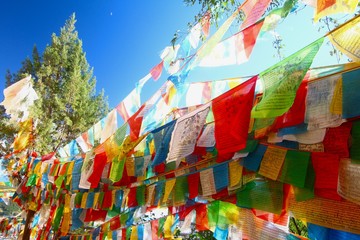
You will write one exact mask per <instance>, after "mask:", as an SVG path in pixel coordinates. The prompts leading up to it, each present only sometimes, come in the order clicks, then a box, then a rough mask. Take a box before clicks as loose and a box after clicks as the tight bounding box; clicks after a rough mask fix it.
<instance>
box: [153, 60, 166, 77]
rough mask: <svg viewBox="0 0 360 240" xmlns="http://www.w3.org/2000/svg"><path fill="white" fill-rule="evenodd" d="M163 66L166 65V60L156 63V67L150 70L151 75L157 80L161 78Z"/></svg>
mask: <svg viewBox="0 0 360 240" xmlns="http://www.w3.org/2000/svg"><path fill="white" fill-rule="evenodd" d="M163 66H164V61H161V62H160V63H159V64H158V65H156V66H155V67H153V68H152V69H151V70H150V74H151V77H152V78H153V79H154V80H155V81H157V80H158V79H159V78H160V76H161V73H162V69H163Z"/></svg>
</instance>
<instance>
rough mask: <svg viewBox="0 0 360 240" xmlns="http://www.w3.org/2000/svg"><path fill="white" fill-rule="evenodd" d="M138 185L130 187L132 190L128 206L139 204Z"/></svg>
mask: <svg viewBox="0 0 360 240" xmlns="http://www.w3.org/2000/svg"><path fill="white" fill-rule="evenodd" d="M136 189H137V188H136V187H134V188H130V192H129V195H128V207H129V208H131V207H136V206H138V202H137V201H136Z"/></svg>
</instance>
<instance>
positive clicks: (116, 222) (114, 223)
mask: <svg viewBox="0 0 360 240" xmlns="http://www.w3.org/2000/svg"><path fill="white" fill-rule="evenodd" d="M120 226H121V223H120V216H116V217H113V218H112V219H111V220H110V230H111V231H114V230H116V229H118V228H120Z"/></svg>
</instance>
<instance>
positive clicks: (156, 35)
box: [0, 0, 336, 108]
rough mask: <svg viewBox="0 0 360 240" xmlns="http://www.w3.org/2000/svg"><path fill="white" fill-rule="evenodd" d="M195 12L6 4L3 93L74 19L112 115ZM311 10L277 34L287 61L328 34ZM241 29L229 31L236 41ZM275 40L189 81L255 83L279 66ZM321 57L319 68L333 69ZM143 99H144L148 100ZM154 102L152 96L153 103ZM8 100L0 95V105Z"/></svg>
mask: <svg viewBox="0 0 360 240" xmlns="http://www.w3.org/2000/svg"><path fill="white" fill-rule="evenodd" d="M198 10H199V8H198V7H187V6H185V4H184V3H183V1H182V0H171V1H170V0H152V1H145V0H139V1H120V0H103V1H100V0H91V1H85V0H76V1H75V0H72V1H71V0H62V1H60V0H47V1H45V0H32V1H28V0H16V1H3V2H2V6H1V9H0V31H1V35H0V36H1V37H0V76H1V77H0V89H3V88H4V82H5V73H6V69H10V70H11V72H16V71H17V70H18V69H19V68H20V66H21V61H23V60H24V59H25V58H26V56H31V52H32V48H33V46H34V44H36V45H37V47H38V49H39V52H40V53H42V51H43V50H44V48H45V46H46V44H49V43H50V41H51V34H52V33H53V32H55V33H56V34H59V31H60V27H62V26H63V25H64V23H65V21H66V19H68V18H69V16H70V15H71V14H72V13H73V12H75V13H76V18H77V23H76V28H77V30H78V32H79V37H80V38H81V39H82V41H83V48H84V51H85V52H86V56H87V60H88V62H89V63H90V65H91V66H92V67H94V75H95V76H96V78H97V89H98V90H99V89H104V90H105V94H106V95H107V96H108V97H109V103H110V107H111V108H113V107H115V106H116V105H117V104H118V103H119V102H120V101H121V100H122V99H123V98H124V97H125V96H126V95H127V94H128V93H129V92H130V91H131V90H132V89H133V88H134V86H135V83H136V82H137V81H138V80H139V79H141V78H142V77H144V76H145V75H146V74H147V73H149V70H150V69H151V68H152V67H154V66H155V65H156V64H157V63H159V62H160V57H159V54H160V52H161V50H162V49H163V48H164V47H166V46H168V45H170V40H171V39H172V37H173V34H174V33H175V31H176V30H181V31H183V32H185V31H186V30H187V23H188V22H192V21H193V19H194V18H193V17H194V15H195V14H196V13H197V12H198ZM313 11H314V10H313V8H310V7H306V8H305V9H304V10H302V11H300V13H298V14H291V15H290V16H289V17H288V18H287V19H285V20H284V21H283V22H282V23H281V25H280V26H279V28H278V29H277V30H278V32H279V33H280V34H281V35H282V38H283V39H284V44H285V51H284V55H285V56H288V55H290V54H291V53H294V52H295V51H297V50H299V49H301V48H302V47H304V46H306V45H307V44H309V43H311V42H312V41H314V40H315V39H317V38H318V37H319V36H321V35H323V34H324V32H322V33H319V32H318V31H317V28H318V27H319V25H314V24H313V23H312V20H311V17H312V15H313ZM235 29H236V28H232V29H231V31H232V33H235ZM272 40H273V37H272V36H271V35H270V34H268V33H266V34H264V35H263V36H262V37H261V38H260V39H259V40H258V42H257V45H256V47H255V49H254V52H253V55H252V57H251V59H250V61H249V62H248V63H246V64H243V65H240V66H232V67H226V68H221V69H220V68H215V69H209V68H206V69H204V68H198V69H195V70H194V71H193V72H191V74H190V76H189V77H190V78H189V80H191V81H203V80H215V79H221V78H228V77H237V76H245V75H252V74H257V73H259V72H261V71H262V70H265V69H266V68H267V67H270V66H271V65H273V64H275V63H276V62H277V61H278V59H277V58H275V57H274V56H273V55H274V54H275V50H274V49H273V48H272ZM328 51H329V47H326V46H325V47H324V48H323V49H322V52H323V54H319V55H318V56H317V58H316V59H315V65H326V64H334V63H336V61H335V58H333V57H330V55H329V54H328ZM165 78H166V76H163V77H162V78H161V79H160V80H159V81H158V82H156V83H155V82H153V81H151V82H149V83H148V84H147V85H145V86H147V88H145V91H148V93H147V94H150V95H151V94H152V93H153V92H154V91H155V89H157V88H158V87H159V86H160V85H161V83H162V82H163V81H164V79H165ZM145 94H146V93H145ZM150 95H149V96H150ZM2 99H3V95H2V94H1V97H0V101H1V100H2Z"/></svg>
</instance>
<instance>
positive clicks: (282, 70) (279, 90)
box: [251, 38, 324, 118]
mask: <svg viewBox="0 0 360 240" xmlns="http://www.w3.org/2000/svg"><path fill="white" fill-rule="evenodd" d="M323 41H324V38H320V39H318V40H317V41H315V42H313V43H312V44H310V45H308V46H307V47H305V48H303V49H301V50H300V51H298V52H296V53H295V54H293V55H291V56H290V57H287V58H285V59H284V60H282V61H281V62H279V63H277V64H276V65H274V66H272V67H270V68H269V69H267V70H265V71H264V72H262V73H260V79H261V81H262V84H263V88H264V90H263V96H262V99H261V101H260V102H259V103H258V104H257V105H255V107H254V108H253V109H252V111H251V116H252V117H253V118H273V117H277V116H281V115H282V114H284V113H285V112H287V111H288V110H289V108H290V107H291V106H292V104H293V103H294V99H295V96H296V91H297V90H298V88H299V86H300V83H301V81H302V80H303V78H304V76H305V74H306V72H307V71H308V69H309V67H310V66H311V64H312V61H313V59H314V57H315V55H316V54H317V52H318V50H319V49H320V47H321V45H322V43H323Z"/></svg>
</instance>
